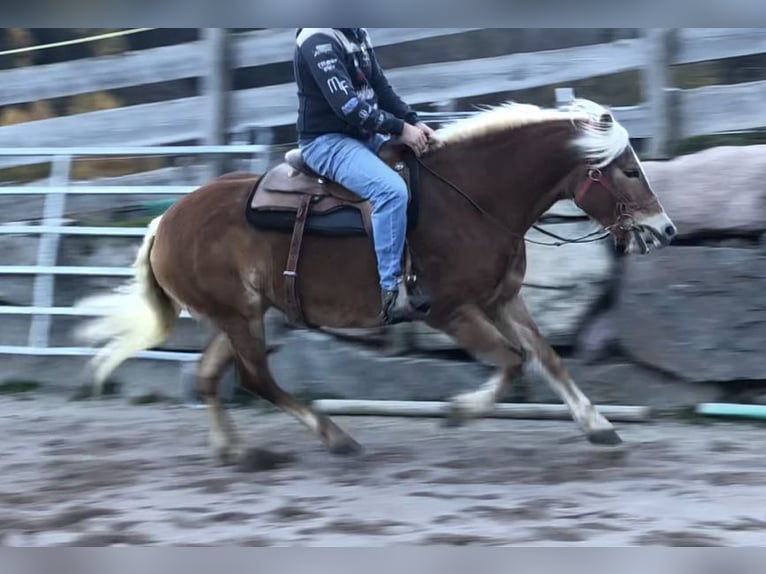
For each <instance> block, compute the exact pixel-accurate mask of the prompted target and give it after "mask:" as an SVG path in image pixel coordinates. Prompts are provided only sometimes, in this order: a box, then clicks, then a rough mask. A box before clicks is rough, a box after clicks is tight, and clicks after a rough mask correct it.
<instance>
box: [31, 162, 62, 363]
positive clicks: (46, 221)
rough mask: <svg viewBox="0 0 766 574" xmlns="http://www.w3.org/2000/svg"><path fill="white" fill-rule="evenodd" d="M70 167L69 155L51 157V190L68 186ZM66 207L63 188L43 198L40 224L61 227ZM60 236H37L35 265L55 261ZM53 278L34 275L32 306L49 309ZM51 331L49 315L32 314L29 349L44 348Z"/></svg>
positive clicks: (53, 234)
mask: <svg viewBox="0 0 766 574" xmlns="http://www.w3.org/2000/svg"><path fill="white" fill-rule="evenodd" d="M71 165H72V156H70V155H59V156H55V157H54V158H53V166H52V167H51V175H50V178H49V179H48V184H49V185H50V186H51V187H64V186H67V185H69V171H70V167H71ZM65 204H66V189H64V190H63V191H57V192H55V193H50V194H48V195H46V196H45V205H44V207H43V225H49V226H54V225H55V226H60V225H63V223H64V220H63V217H64V207H65ZM60 240H61V235H60V234H58V233H44V234H42V235H41V236H40V240H39V241H40V243H39V246H38V248H37V266H38V267H52V266H54V265H56V261H57V260H58V250H59V242H60ZM55 281H56V278H55V276H54V275H51V274H46V273H40V274H38V275H35V283H34V289H33V296H32V304H33V305H34V306H35V307H52V306H53V293H54V288H55ZM50 328H51V316H50V315H35V316H34V317H33V318H32V322H31V324H30V327H29V346H30V347H41V348H45V347H48V343H49V338H50Z"/></svg>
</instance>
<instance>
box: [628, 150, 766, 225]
mask: <svg viewBox="0 0 766 574" xmlns="http://www.w3.org/2000/svg"><path fill="white" fill-rule="evenodd" d="M643 165H644V171H645V172H646V175H647V177H648V178H649V181H650V183H651V184H652V187H653V189H654V191H655V193H656V194H657V196H658V197H659V198H660V201H661V202H662V204H663V206H664V207H665V211H667V213H668V215H669V216H670V218H671V219H672V220H673V222H674V223H675V224H676V227H678V230H679V234H680V236H681V237H683V236H685V235H692V234H701V233H720V232H738V233H753V232H759V231H763V230H766V185H764V181H766V145H751V146H739V147H734V146H725V147H716V148H710V149H707V150H704V151H701V152H698V153H695V154H691V155H685V156H680V157H677V158H675V159H672V160H670V161H648V162H644V164H643Z"/></svg>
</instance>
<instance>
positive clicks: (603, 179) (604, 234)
mask: <svg viewBox="0 0 766 574" xmlns="http://www.w3.org/2000/svg"><path fill="white" fill-rule="evenodd" d="M415 159H416V161H417V162H418V164H419V165H420V167H422V168H423V169H425V170H426V171H427V172H429V173H430V174H431V175H433V176H434V177H436V178H437V179H438V180H440V181H442V182H443V183H445V184H447V185H448V186H449V187H451V188H452V189H454V190H455V191H456V192H457V193H458V194H459V195H460V196H461V197H463V198H464V199H465V200H466V201H467V202H468V203H470V204H471V205H472V206H473V207H474V209H476V210H477V211H478V212H479V213H481V214H482V215H484V216H485V217H487V218H489V219H491V220H492V221H494V222H495V224H497V225H498V226H499V227H501V228H502V229H504V230H505V231H506V232H507V233H509V234H510V235H515V236H516V237H519V238H521V239H524V241H526V242H528V243H534V244H536V245H545V246H548V247H560V246H561V245H566V244H571V243H593V242H595V241H602V240H603V239H606V238H608V237H609V232H610V230H611V229H613V228H615V227H616V228H618V229H620V230H623V231H629V230H631V229H634V228H635V227H636V226H635V223H634V222H633V217H632V216H631V215H630V213H629V211H628V209H627V204H628V203H627V202H622V201H621V202H618V203H617V206H616V213H615V223H613V224H612V225H609V226H607V227H605V228H603V231H602V230H600V229H599V230H595V231H591V232H590V233H586V234H585V235H583V236H581V237H576V238H574V239H570V238H567V237H562V236H560V235H558V234H556V233H553V232H551V231H548V230H546V229H543V228H542V227H540V226H539V225H537V224H533V225H532V228H533V229H535V230H536V231H538V232H539V233H542V234H543V235H546V236H548V237H551V238H553V239H556V242H553V243H546V242H543V241H535V240H534V239H529V238H528V237H526V236H525V235H524V234H520V233H518V232H516V231H513V230H511V229H509V228H508V226H507V225H505V224H504V223H503V222H502V221H500V220H499V219H497V217H495V216H494V215H492V214H491V213H489V212H488V211H487V210H486V209H484V208H483V207H482V206H481V205H479V204H478V203H476V201H475V200H474V199H473V198H471V197H470V196H469V195H468V194H466V193H465V192H464V191H463V190H462V189H460V188H459V187H458V186H457V185H455V184H454V183H452V182H451V181H449V180H448V179H447V178H445V177H444V176H442V175H440V174H438V173H436V172H435V171H434V170H432V169H431V168H430V167H428V166H427V165H426V164H425V163H423V161H422V160H421V159H420V158H419V157H416V158H415ZM595 183H598V184H600V185H601V186H602V187H603V188H605V189H606V190H607V191H609V192H610V193H612V194H613V195H614V196H615V197H617V198H618V199H627V198H625V196H624V195H623V194H621V193H619V192H618V190H617V189H616V188H615V187H614V185H612V183H611V181H610V180H609V178H608V177H607V176H605V175H604V174H603V172H602V171H601V170H600V169H598V168H591V169H589V170H588V174H587V177H586V178H585V179H584V180H583V181H581V182H580V183H579V184H578V186H577V190H576V191H575V194H574V202H575V205H577V207H579V208H580V209H582V207H581V203H582V201H583V199H584V198H585V196H586V194H587V193H588V191H589V190H590V189H591V187H592V186H593V184H595ZM594 236H597V237H594Z"/></svg>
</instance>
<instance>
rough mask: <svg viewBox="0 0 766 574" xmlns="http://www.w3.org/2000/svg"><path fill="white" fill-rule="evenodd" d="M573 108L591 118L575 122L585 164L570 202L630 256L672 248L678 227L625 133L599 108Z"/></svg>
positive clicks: (574, 181) (577, 104)
mask: <svg viewBox="0 0 766 574" xmlns="http://www.w3.org/2000/svg"><path fill="white" fill-rule="evenodd" d="M573 106H574V107H575V110H578V109H579V110H582V111H585V112H590V114H591V115H590V117H589V118H588V119H585V120H576V121H575V123H576V125H577V128H578V132H579V134H578V136H576V138H575V140H574V141H575V145H576V146H577V147H578V148H579V150H580V152H581V153H582V156H583V157H584V158H585V162H584V164H583V165H581V166H579V167H578V168H577V170H576V171H575V173H574V174H573V175H574V178H573V179H572V180H570V181H571V182H572V185H571V186H570V187H569V189H568V194H569V197H571V198H573V199H574V201H575V203H576V204H577V206H578V207H579V208H580V209H582V210H583V211H584V212H585V213H587V214H588V215H589V216H590V217H592V218H593V219H595V220H596V221H598V222H599V223H600V224H601V225H603V226H604V227H605V228H606V229H607V230H609V231H610V233H611V234H612V236H613V237H614V239H615V242H616V243H617V245H618V247H620V248H621V249H622V250H623V251H624V252H625V253H648V252H649V251H650V249H651V248H652V247H661V246H664V245H667V244H669V243H670V241H671V239H672V238H673V237H674V236H675V234H676V227H675V225H673V222H672V221H671V220H670V218H669V217H668V215H667V214H666V213H665V210H664V209H663V207H662V205H661V204H660V201H659V199H658V198H657V196H656V195H655V194H654V191H652V187H651V185H650V184H649V181H648V180H647V178H646V174H645V173H644V170H643V169H642V168H641V162H640V161H639V159H638V157H637V156H636V154H635V152H634V151H633V147H632V146H631V145H630V140H629V138H628V133H627V131H626V130H625V128H624V127H622V126H621V125H620V124H619V123H618V122H617V121H616V120H615V119H614V118H613V117H612V115H611V114H610V113H609V112H608V111H606V110H604V109H603V108H601V107H600V106H597V104H593V103H592V102H588V101H582V100H579V101H577V102H575V103H574V104H573ZM594 109H595V111H596V112H597V114H596V115H593V111H594Z"/></svg>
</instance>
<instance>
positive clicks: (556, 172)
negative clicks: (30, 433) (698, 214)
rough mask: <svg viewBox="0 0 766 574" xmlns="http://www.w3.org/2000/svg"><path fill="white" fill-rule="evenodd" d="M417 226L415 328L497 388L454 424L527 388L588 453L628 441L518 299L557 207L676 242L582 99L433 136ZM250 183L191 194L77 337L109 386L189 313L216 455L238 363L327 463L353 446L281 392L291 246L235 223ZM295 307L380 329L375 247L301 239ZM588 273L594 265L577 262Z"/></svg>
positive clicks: (627, 238) (228, 179)
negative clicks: (549, 396) (472, 360)
mask: <svg viewBox="0 0 766 574" xmlns="http://www.w3.org/2000/svg"><path fill="white" fill-rule="evenodd" d="M419 162H420V165H421V169H420V172H421V173H420V179H421V184H420V189H419V191H418V194H419V195H418V200H419V219H418V222H417V225H416V226H415V228H414V229H411V230H410V232H409V233H408V243H409V247H410V251H411V256H412V260H413V263H414V265H415V266H416V267H417V269H418V278H419V282H420V284H422V285H423V286H424V288H425V289H426V290H427V292H428V293H429V294H430V296H431V300H432V302H431V308H430V311H429V312H428V314H427V315H426V316H425V317H424V318H423V320H424V321H425V322H426V323H427V324H428V325H430V326H431V327H434V328H436V329H438V330H441V331H443V332H445V333H448V334H449V335H451V336H452V337H453V338H454V339H455V340H456V341H457V342H458V343H459V344H461V345H462V346H463V347H464V348H465V349H466V350H467V351H468V352H469V353H471V354H472V355H473V356H474V357H476V358H477V359H478V360H482V361H487V362H490V363H492V364H494V365H496V366H497V372H496V374H495V375H494V376H493V377H492V378H491V379H490V380H489V381H488V382H487V383H485V384H484V385H483V386H481V387H480V388H478V389H477V390H475V391H473V392H468V393H464V394H460V395H458V396H456V397H454V398H453V399H452V402H451V405H452V406H451V415H452V416H453V417H455V418H456V419H460V418H467V417H473V416H480V415H482V414H483V413H486V412H487V411H489V410H490V409H491V408H492V407H493V406H494V404H495V402H496V401H498V400H499V399H500V398H501V397H502V396H503V395H504V394H505V393H506V391H508V389H509V386H510V385H511V383H512V381H513V380H514V379H515V378H517V377H519V376H521V375H533V376H535V377H537V378H538V379H542V380H543V381H545V382H546V383H547V384H548V385H550V386H551V387H552V389H553V390H554V391H555V392H556V393H557V394H558V396H559V397H561V399H562V400H563V401H564V403H566V405H567V406H568V408H569V410H570V412H571V414H572V417H573V419H574V421H575V422H576V424H577V425H578V426H579V427H580V428H581V429H582V431H583V432H584V434H585V435H586V437H587V438H588V439H589V440H590V441H591V442H593V443H597V444H617V443H619V442H620V441H621V439H620V438H619V436H618V435H617V433H616V432H615V430H614V428H613V426H612V424H611V423H610V422H609V421H608V420H607V419H606V418H605V417H604V416H602V415H601V414H600V413H599V412H597V410H596V409H595V408H594V406H593V405H592V404H591V402H590V401H589V399H588V398H587V397H586V396H585V395H584V394H583V393H582V392H581V391H580V389H579V388H578V387H577V386H576V385H575V383H574V381H573V380H572V379H571V378H570V376H569V374H568V373H567V371H566V369H565V368H564V366H563V365H562V361H561V360H560V358H559V357H558V356H557V354H556V353H555V351H554V350H553V349H552V348H551V347H550V345H549V344H548V343H547V342H546V341H545V340H544V338H543V336H542V335H541V333H540V331H539V329H538V328H537V326H536V325H535V323H534V321H533V320H532V318H531V317H530V314H529V313H528V311H527V308H526V307H525V304H524V302H523V301H522V298H521V296H520V295H519V291H520V288H521V286H522V280H523V278H524V273H525V266H526V260H525V244H524V235H525V233H526V232H527V231H528V230H529V228H530V227H531V226H532V225H533V224H534V223H535V221H536V220H537V219H538V218H539V217H540V216H541V215H542V214H543V213H544V212H545V211H546V210H548V209H549V208H550V207H551V206H552V205H553V204H554V203H555V202H556V201H558V200H562V199H573V200H574V201H575V203H576V204H577V205H578V206H579V207H580V208H581V209H582V210H583V211H584V212H586V213H587V214H588V215H589V216H590V217H591V218H592V219H593V220H595V221H596V222H597V223H599V224H600V225H602V226H603V227H604V228H605V229H606V230H608V231H609V232H610V233H611V235H612V237H613V239H614V240H615V242H616V244H617V245H618V246H619V247H620V248H621V249H623V250H624V251H625V252H627V253H647V252H649V251H650V249H651V248H652V247H660V246H662V245H666V244H668V243H669V242H670V240H671V238H672V237H673V235H674V234H675V228H674V226H673V224H672V222H671V220H670V218H669V217H668V216H667V215H666V214H665V211H664V209H663V207H662V206H661V204H660V202H659V200H658V199H657V197H656V196H655V194H654V193H653V191H652V189H651V187H650V184H649V182H648V181H647V179H646V176H645V174H644V172H643V170H642V169H641V164H640V162H639V159H638V158H637V156H636V154H635V153H634V151H633V148H632V146H631V144H630V141H629V136H628V133H627V131H626V130H625V128H624V127H623V126H621V125H620V124H619V123H618V122H617V121H616V120H615V119H614V118H613V116H612V115H611V114H610V112H609V111H608V110H607V109H606V108H604V107H602V106H600V105H598V104H596V103H594V102H591V101H588V100H576V101H574V102H572V103H571V104H570V105H568V106H567V107H565V108H561V109H544V108H538V107H536V106H531V105H526V104H505V105H501V106H497V107H493V108H489V109H486V110H483V111H481V112H478V113H477V114H476V115H474V116H471V117H469V118H467V119H462V120H458V121H457V122H455V123H453V124H450V125H448V126H446V127H444V128H442V129H441V130H439V131H438V132H437V140H436V142H435V143H433V144H432V145H431V146H430V149H429V150H428V151H427V152H426V153H425V154H424V155H423V156H421V157H420V158H419ZM259 177H260V176H258V175H256V174H249V175H248V174H229V175H227V176H222V177H220V178H218V179H215V180H213V181H211V182H209V183H207V184H206V185H204V186H202V187H200V188H199V189H197V190H195V191H194V192H193V193H191V194H189V195H187V196H184V197H183V198H182V199H180V200H179V201H177V202H176V203H175V204H173V205H172V206H171V207H170V208H169V209H168V210H167V211H166V212H165V213H164V214H162V215H161V216H160V217H158V218H156V219H155V220H154V221H153V222H152V223H151V224H150V226H149V229H148V232H147V234H146V235H145V238H144V241H143V244H142V246H141V248H140V249H139V252H138V254H137V257H136V261H135V264H134V268H135V278H134V280H133V281H132V282H131V284H130V285H128V286H127V287H126V288H125V287H124V288H122V289H120V290H118V291H117V292H115V293H111V294H105V295H96V296H94V297H89V298H87V299H85V300H83V301H81V305H83V306H87V307H93V306H100V307H101V309H102V316H100V317H98V318H94V319H90V320H89V322H88V323H86V324H85V325H84V326H83V328H82V329H81V331H80V335H81V336H82V337H83V338H85V339H86V340H88V341H90V342H91V343H93V344H96V343H98V342H105V345H104V346H103V347H102V349H101V350H100V351H99V353H98V354H97V355H96V357H95V358H94V366H95V375H94V376H95V378H96V380H97V381H103V380H104V379H106V377H107V376H108V375H109V374H110V373H111V372H112V371H113V369H115V368H116V367H117V366H118V365H119V364H120V363H121V362H122V361H124V360H126V359H127V358H129V357H130V356H132V354H133V353H135V352H137V351H139V350H143V349H147V348H150V347H153V346H156V345H158V344H160V343H161V342H162V341H163V340H164V339H165V338H166V337H167V336H168V335H169V334H170V332H171V330H172V328H173V325H174V323H175V321H176V319H177V317H178V315H179V314H180V312H181V310H182V309H187V310H188V311H189V312H190V313H191V314H192V315H196V316H202V317H205V318H207V319H208V320H209V321H210V322H211V323H212V324H213V325H214V326H215V327H216V328H217V329H218V330H219V334H218V335H216V336H215V337H214V339H213V340H212V342H211V343H210V344H209V346H208V347H207V348H206V349H205V351H204V353H203V355H202V357H201V359H200V361H199V363H198V373H197V374H198V388H199V390H200V393H201V394H202V395H203V396H204V397H205V400H206V403H207V405H208V413H209V415H210V441H211V447H212V448H213V452H214V454H215V456H217V457H218V458H219V459H221V460H223V461H228V462H234V461H237V460H238V459H239V457H240V456H241V455H242V454H243V452H245V451H244V450H243V449H242V448H241V445H240V443H239V442H238V440H237V436H236V432H235V430H234V427H233V426H232V423H231V420H230V418H229V416H228V414H227V412H226V411H225V409H224V407H223V406H222V403H221V401H220V399H219V397H218V392H217V385H218V381H219V379H220V377H221V375H222V373H223V372H224V369H225V368H226V367H228V365H230V364H231V362H232V361H236V362H237V364H238V366H239V368H240V377H241V384H242V385H243V386H244V387H245V388H246V389H248V390H250V391H252V392H254V393H256V394H258V395H260V396H262V397H264V398H265V399H267V400H269V401H271V402H273V403H274V404H275V405H277V406H278V407H280V408H281V409H283V410H284V411H285V412H287V413H290V414H291V415H293V416H294V417H296V418H297V419H298V420H299V421H301V422H302V423H303V424H305V425H306V426H307V427H308V428H309V429H311V431H313V432H314V433H315V434H316V435H317V436H318V437H319V438H320V439H321V440H322V441H323V443H324V444H325V445H326V447H327V448H328V449H329V450H330V451H331V452H333V453H350V452H355V451H357V450H358V449H359V448H360V447H359V445H358V444H357V443H356V441H354V439H352V438H351V437H350V436H349V435H348V434H346V432H344V431H343V430H342V429H341V428H340V427H339V426H338V425H337V424H336V423H335V422H334V421H333V420H331V419H330V418H329V417H327V416H325V415H322V414H320V413H317V412H315V411H313V410H312V409H311V408H310V407H309V406H307V405H305V404H303V403H301V402H299V401H298V400H297V399H295V398H294V397H293V396H292V395H291V394H290V393H288V392H286V391H284V390H283V389H282V388H280V387H279V386H278V385H277V383H276V382H275V380H274V378H273V377H272V375H271V373H270V372H269V367H268V364H267V358H266V355H267V345H266V341H265V337H264V319H263V318H264V314H265V313H266V311H267V310H268V309H269V308H271V307H276V308H277V309H279V310H281V311H283V312H284V311H285V309H286V305H287V301H286V295H285V278H284V276H283V273H282V271H283V269H284V264H285V261H286V259H287V256H288V250H289V243H290V234H289V233H284V232H278V231H266V230H263V229H257V228H255V227H254V226H252V225H251V224H249V223H248V221H247V219H246V217H245V215H244V210H245V208H246V202H247V199H248V195H249V193H250V191H251V189H252V187H253V184H254V183H255V182H256V181H257V179H258V178H259ZM300 265H301V267H300V281H299V289H300V297H301V305H302V308H303V313H304V316H305V317H306V319H307V322H309V323H311V324H313V325H321V326H325V327H370V326H376V325H379V324H380V321H381V319H380V316H379V313H380V291H379V285H378V276H377V267H376V260H375V253H374V251H373V248H372V243H371V240H370V238H369V237H344V238H330V237H322V236H306V238H305V240H304V248H303V252H302V255H301V260H300ZM583 265H587V262H583Z"/></svg>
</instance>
